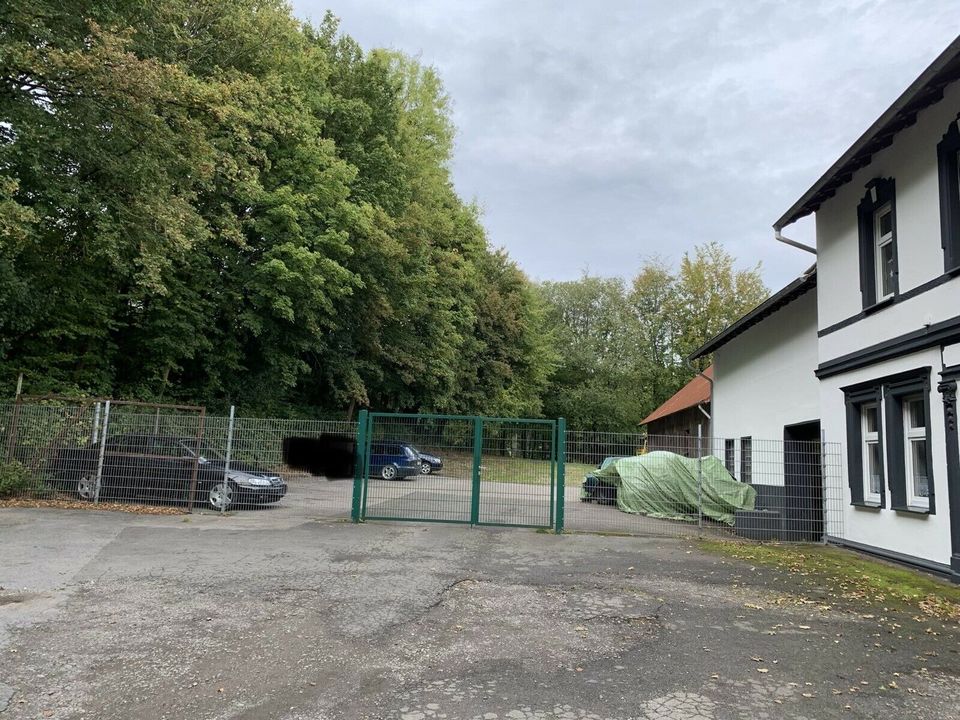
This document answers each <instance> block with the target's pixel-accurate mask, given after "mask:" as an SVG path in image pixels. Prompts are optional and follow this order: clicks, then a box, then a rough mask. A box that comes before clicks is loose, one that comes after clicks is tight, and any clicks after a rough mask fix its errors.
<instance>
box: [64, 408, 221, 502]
mask: <svg viewBox="0 0 960 720" xmlns="http://www.w3.org/2000/svg"><path fill="white" fill-rule="evenodd" d="M208 454H209V452H208V449H207V447H206V445H205V443H204V410H203V408H201V407H193V406H178V405H154V404H147V403H131V402H117V401H112V402H111V401H107V402H105V403H103V412H102V416H101V419H100V430H99V437H98V438H97V440H96V441H95V442H92V443H90V444H89V445H88V446H86V447H84V448H81V449H79V450H77V451H75V452H72V453H68V454H64V455H62V456H61V458H60V461H61V463H62V464H63V466H64V468H65V471H66V473H67V474H68V475H69V476H70V480H71V482H72V483H75V486H76V493H77V495H78V497H79V498H80V499H82V500H88V501H90V502H93V503H100V502H104V501H108V502H136V503H147V504H150V505H161V506H162V505H168V506H176V507H184V508H186V509H187V510H190V509H192V508H193V507H194V505H195V504H197V503H203V502H206V501H208V500H209V499H211V498H212V497H213V496H214V495H215V492H216V491H215V487H216V485H217V483H219V482H222V476H220V475H219V474H218V473H217V472H215V471H213V470H212V468H211V467H210V465H209V463H208V462H207V459H206V455H208Z"/></svg>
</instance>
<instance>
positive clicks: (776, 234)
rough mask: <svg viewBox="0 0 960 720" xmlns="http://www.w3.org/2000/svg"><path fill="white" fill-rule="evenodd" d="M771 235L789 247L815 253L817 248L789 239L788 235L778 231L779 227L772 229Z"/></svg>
mask: <svg viewBox="0 0 960 720" xmlns="http://www.w3.org/2000/svg"><path fill="white" fill-rule="evenodd" d="M773 237H774V239H776V240H777V241H778V242H782V243H783V244H784V245H790V246H791V247H795V248H799V249H800V250H806V251H807V252H808V253H813V254H814V255H816V254H817V249H816V248H815V247H810V246H809V245H804V244H803V243H802V242H797V241H796V240H791V239H790V238H788V237H784V236H783V234H782V233H781V232H780V228H774V229H773Z"/></svg>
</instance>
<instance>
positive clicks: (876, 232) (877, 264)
mask: <svg viewBox="0 0 960 720" xmlns="http://www.w3.org/2000/svg"><path fill="white" fill-rule="evenodd" d="M884 215H890V232H888V233H886V234H885V235H881V234H880V218H881V217H883V216H884ZM893 235H894V227H893V203H889V202H888V203H884V204H883V205H882V206H881V207H880V208H878V209H877V210H876V211H875V212H874V213H873V275H874V282H876V287H877V291H876V295H877V302H880V301H882V300H886V299H887V298H890V297H893V292H894V290H893V281H892V280H891V281H890V292H888V293H886V294H885V295H881V293H882V292H883V280H884V277H885V274H884V267H883V250H884V249H885V248H886V247H887V246H888V245H892V244H893ZM894 252H895V250H894Z"/></svg>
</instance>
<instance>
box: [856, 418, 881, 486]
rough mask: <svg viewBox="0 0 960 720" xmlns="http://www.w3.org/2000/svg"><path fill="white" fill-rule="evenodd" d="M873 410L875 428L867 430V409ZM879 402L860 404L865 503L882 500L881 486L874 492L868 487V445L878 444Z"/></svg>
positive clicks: (869, 475) (869, 477)
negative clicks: (875, 421)
mask: <svg viewBox="0 0 960 720" xmlns="http://www.w3.org/2000/svg"><path fill="white" fill-rule="evenodd" d="M868 410H875V411H876V413H877V429H876V430H873V431H871V430H868V429H867V411H868ZM880 427H881V425H880V403H876V402H868V403H863V404H862V405H861V406H860V445H861V448H862V455H863V458H862V460H863V500H864V502H866V503H870V504H871V505H879V504H880V503H881V502H882V497H881V492H882V490H883V488H882V487H881V488H880V490H881V492H874V491H873V490H872V489H871V488H870V480H871V477H872V476H871V474H870V446H871V445H876V446H877V447H881V445H880ZM880 471H881V472H880V483H881V485H882V483H883V478H884V473H883V452H881V453H880Z"/></svg>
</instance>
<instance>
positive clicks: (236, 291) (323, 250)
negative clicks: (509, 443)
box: [0, 0, 549, 413]
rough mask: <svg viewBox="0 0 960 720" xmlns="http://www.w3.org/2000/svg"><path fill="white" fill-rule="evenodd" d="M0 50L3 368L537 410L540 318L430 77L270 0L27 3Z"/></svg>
mask: <svg viewBox="0 0 960 720" xmlns="http://www.w3.org/2000/svg"><path fill="white" fill-rule="evenodd" d="M0 44H2V45H0V47H2V55H0V75H2V87H0V236H2V246H0V375H2V377H3V381H4V383H9V382H10V379H11V378H12V377H15V376H16V374H17V373H19V372H23V373H25V375H26V377H27V385H28V387H29V389H30V390H31V391H34V392H40V391H60V392H63V391H81V392H90V393H101V394H114V395H128V396H136V397H140V398H160V397H163V398H166V399H172V398H181V399H188V400H190V401H194V402H204V403H213V404H216V403H222V402H225V401H226V400H228V399H229V400H230V401H234V402H238V403H242V404H244V405H246V406H247V407H248V408H256V409H261V410H264V411H268V410H274V411H279V409H280V408H281V407H282V408H283V409H284V410H285V411H288V410H289V409H290V407H291V406H303V407H309V408H326V409H343V408H352V407H355V406H358V405H373V406H376V407H378V408H384V409H398V410H399V409H424V410H445V411H453V410H466V409H471V410H475V409H484V410H486V411H490V412H500V411H503V412H506V411H508V410H510V411H516V412H524V413H537V412H539V410H540V405H539V398H540V391H541V390H542V384H543V382H544V380H545V377H546V374H547V368H548V367H549V356H548V354H547V353H544V352H541V350H542V348H541V342H540V337H541V334H542V333H541V329H540V328H539V326H538V322H539V314H538V313H539V311H538V310H537V308H536V305H535V303H534V302H533V297H532V290H531V288H530V285H529V282H528V280H527V279H526V278H525V276H523V274H522V273H521V272H520V271H519V269H518V268H517V267H516V266H515V265H514V264H513V263H512V262H511V261H510V260H509V258H507V257H506V256H505V255H504V254H503V253H501V252H497V251H494V250H493V249H492V248H491V247H490V246H489V244H488V242H487V238H486V236H485V234H484V231H483V228H482V226H481V224H480V219H479V213H478V211H477V208H476V207H474V206H472V205H470V204H467V203H464V202H463V201H462V200H461V199H460V198H459V197H458V196H457V195H456V193H455V192H454V189H453V186H452V183H451V180H450V173H449V162H450V158H451V152H452V147H453V126H452V123H451V121H450V114H449V99H448V98H447V95H446V93H445V91H444V89H443V86H442V83H441V82H440V79H439V78H438V76H437V74H436V73H435V72H434V71H433V70H432V69H431V68H429V67H426V66H424V65H422V64H420V63H418V62H417V61H415V60H413V59H411V58H409V57H405V56H403V55H400V54H398V53H391V52H384V51H371V52H365V51H364V50H363V49H362V48H360V46H359V45H358V44H357V43H356V42H355V41H354V40H353V39H352V38H350V37H349V36H346V35H344V34H343V33H341V32H340V31H339V28H338V26H337V22H336V20H335V19H334V18H332V17H331V16H327V18H326V19H325V20H324V21H323V23H322V24H321V25H320V26H319V27H311V26H309V25H306V24H302V23H300V22H298V21H296V20H295V19H294V18H293V17H292V15H291V13H290V10H289V8H288V7H287V6H286V5H285V4H284V3H282V2H278V1H276V0H267V1H266V2H256V3H253V2H249V0H226V1H225V0H201V1H200V2H196V1H195V0H145V1H144V0H139V1H138V2H124V1H122V0H118V1H115V2H104V3H93V4H91V3H86V2H76V1H71V0H66V1H65V2H64V1H61V0H57V2H52V1H51V0H39V1H34V0H31V1H30V2H26V1H25V0H14V1H13V2H11V3H7V4H5V5H4V8H3V9H2V10H0Z"/></svg>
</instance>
